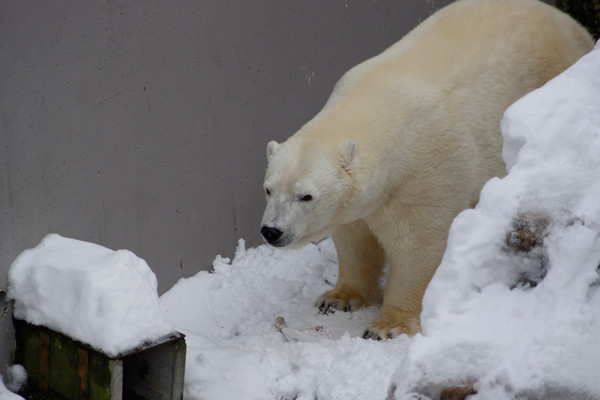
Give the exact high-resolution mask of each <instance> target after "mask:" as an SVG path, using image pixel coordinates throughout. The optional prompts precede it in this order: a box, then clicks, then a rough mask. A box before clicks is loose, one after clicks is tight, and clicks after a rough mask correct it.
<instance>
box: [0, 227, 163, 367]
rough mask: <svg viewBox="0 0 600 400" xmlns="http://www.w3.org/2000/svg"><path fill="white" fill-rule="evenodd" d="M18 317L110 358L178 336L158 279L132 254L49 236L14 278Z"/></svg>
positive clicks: (18, 265)
mask: <svg viewBox="0 0 600 400" xmlns="http://www.w3.org/2000/svg"><path fill="white" fill-rule="evenodd" d="M8 279H9V297H10V298H12V299H14V300H15V307H14V315H15V317H16V318H19V319H23V320H25V321H27V322H29V323H31V324H34V325H43V326H46V327H48V328H51V329H53V330H55V331H58V332H61V333H64V334H65V335H67V336H69V337H71V338H73V339H76V340H79V341H81V342H84V343H87V344H89V345H90V346H92V347H94V348H96V349H98V350H101V351H103V352H104V353H106V354H107V355H109V356H116V355H119V354H121V353H124V352H128V351H131V350H133V349H135V348H136V347H139V346H140V345H143V344H145V343H146V342H153V341H156V340H159V339H161V338H162V337H164V336H167V335H169V334H170V333H172V332H173V329H172V328H171V326H170V325H169V324H168V323H167V322H166V321H165V318H164V317H163V315H162V314H161V312H160V308H159V301H158V295H157V292H156V288H157V282H156V277H155V276H154V274H153V273H152V271H151V270H150V268H149V267H148V265H147V264H146V262H145V261H144V260H142V259H140V258H138V257H137V256H136V255H135V254H133V253H132V252H130V251H127V250H118V251H112V250H109V249H107V248H105V247H102V246H99V245H95V244H92V243H87V242H82V241H79V240H74V239H67V238H64V237H61V236H59V235H57V234H50V235H48V236H46V237H45V238H44V239H43V240H42V242H41V243H40V244H39V245H38V246H37V247H35V248H33V249H29V250H25V251H24V252H23V253H21V254H20V255H19V256H18V257H17V259H16V260H15V261H14V262H13V264H12V265H11V267H10V270H9V273H8Z"/></svg>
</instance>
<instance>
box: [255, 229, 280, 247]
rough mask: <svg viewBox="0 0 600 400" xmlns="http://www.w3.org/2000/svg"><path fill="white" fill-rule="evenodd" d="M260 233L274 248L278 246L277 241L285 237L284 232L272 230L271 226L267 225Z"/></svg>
mask: <svg viewBox="0 0 600 400" xmlns="http://www.w3.org/2000/svg"><path fill="white" fill-rule="evenodd" d="M260 233H261V235H263V237H264V238H265V240H266V241H267V243H269V244H270V245H273V246H277V241H278V240H279V239H280V238H281V235H283V232H282V231H280V230H279V229H277V228H271V227H270V226H266V225H264V226H263V227H262V228H261V229H260Z"/></svg>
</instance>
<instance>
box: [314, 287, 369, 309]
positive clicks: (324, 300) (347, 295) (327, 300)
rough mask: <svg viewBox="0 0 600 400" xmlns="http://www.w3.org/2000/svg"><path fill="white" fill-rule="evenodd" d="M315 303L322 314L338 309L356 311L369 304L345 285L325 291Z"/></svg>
mask: <svg viewBox="0 0 600 400" xmlns="http://www.w3.org/2000/svg"><path fill="white" fill-rule="evenodd" d="M315 305H316V307H317V308H318V309H319V312H320V313H321V314H331V313H334V312H335V311H336V310H339V311H355V310H358V309H359V308H363V307H365V306H367V305H369V304H368V303H367V301H365V300H364V298H363V297H362V296H360V295H359V294H357V293H356V292H355V291H353V290H351V289H348V288H346V287H344V288H342V289H337V288H336V289H332V290H328V291H327V292H325V293H323V294H322V295H321V297H319V299H318V300H317V303H316V304H315Z"/></svg>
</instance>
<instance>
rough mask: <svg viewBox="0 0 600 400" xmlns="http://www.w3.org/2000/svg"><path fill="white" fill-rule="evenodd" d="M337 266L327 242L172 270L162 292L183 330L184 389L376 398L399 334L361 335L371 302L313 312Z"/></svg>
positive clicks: (201, 393) (233, 394) (202, 393)
mask: <svg viewBox="0 0 600 400" xmlns="http://www.w3.org/2000/svg"><path fill="white" fill-rule="evenodd" d="M336 274H337V257H336V254H335V249H334V246H333V242H332V241H331V240H326V241H323V242H321V243H320V244H319V245H314V244H311V245H309V246H307V247H305V248H303V249H300V250H287V251H286V250H278V249H274V248H270V247H267V246H260V247H257V248H251V249H246V248H245V244H244V242H243V241H240V243H239V244H238V248H237V251H236V255H235V258H234V259H233V260H232V261H231V260H228V259H224V258H221V257H217V259H216V260H215V262H214V271H213V272H212V273H208V272H200V273H198V274H197V275H196V276H194V277H192V278H188V279H183V280H180V281H179V282H178V283H177V284H176V285H175V286H174V287H173V288H172V289H171V290H170V291H168V292H167V293H165V294H164V295H163V296H162V297H161V299H160V302H161V308H162V309H163V311H164V313H165V315H166V316H167V319H168V320H169V322H170V323H172V324H173V325H174V326H176V327H177V329H178V330H180V331H181V332H183V333H185V334H186V335H187V336H186V342H187V345H188V350H187V364H186V383H185V393H184V397H185V398H186V399H211V400H219V399H234V398H244V399H298V400H301V399H310V400H313V399H314V398H319V399H346V398H360V399H365V400H368V399H382V398H385V396H386V394H387V388H388V385H389V381H390V378H391V376H392V373H393V372H394V370H395V369H396V366H397V365H398V362H399V360H400V359H401V357H402V355H403V354H404V353H405V352H406V348H407V345H408V343H409V339H408V338H407V337H404V338H400V339H398V340H393V341H388V342H381V343H378V342H374V341H367V340H364V339H362V338H361V337H360V336H361V335H362V333H363V331H364V328H365V326H366V325H367V324H368V323H369V322H370V321H371V320H372V319H373V318H375V317H376V316H377V313H378V309H377V308H376V307H372V308H368V309H364V310H360V311H358V312H354V313H342V312H340V313H336V314H333V315H329V316H324V315H320V314H318V310H317V308H316V307H315V306H314V304H315V301H316V299H317V297H318V296H319V295H320V294H321V293H322V292H323V291H325V290H327V289H331V287H332V282H335V279H336Z"/></svg>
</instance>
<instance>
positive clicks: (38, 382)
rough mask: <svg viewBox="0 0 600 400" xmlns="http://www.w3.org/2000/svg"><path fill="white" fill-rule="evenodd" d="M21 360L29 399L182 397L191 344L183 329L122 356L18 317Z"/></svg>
mask: <svg viewBox="0 0 600 400" xmlns="http://www.w3.org/2000/svg"><path fill="white" fill-rule="evenodd" d="M14 325H15V336H16V351H15V362H16V363H17V364H21V365H23V366H24V367H25V369H26V371H27V375H28V378H27V387H26V388H24V389H23V392H22V393H21V395H22V396H24V397H25V398H26V399H44V400H45V399H52V400H55V399H56V400H83V399H89V400H109V399H110V400H121V399H136V400H142V399H143V400H179V399H182V398H183V378H184V372H185V354H186V345H185V338H184V335H183V334H181V333H178V332H175V333H173V334H172V335H169V336H167V337H165V338H163V339H162V340H160V341H158V342H156V343H152V344H148V345H145V346H141V347H138V348H136V349H135V350H132V351H130V352H127V353H124V354H120V355H118V356H109V355H107V354H104V353H102V352H100V351H98V350H95V349H93V348H91V347H89V346H87V345H85V344H83V343H81V342H78V341H76V340H73V339H71V338H69V337H68V336H66V335H63V334H61V333H58V332H56V331H53V330H51V329H48V328H46V327H43V326H37V325H32V324H29V323H27V322H25V321H23V320H19V319H15V320H14Z"/></svg>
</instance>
